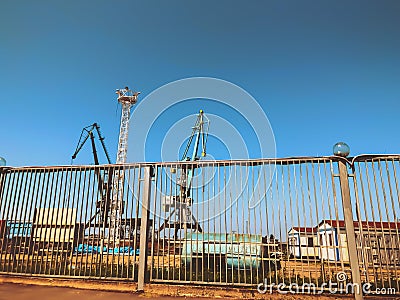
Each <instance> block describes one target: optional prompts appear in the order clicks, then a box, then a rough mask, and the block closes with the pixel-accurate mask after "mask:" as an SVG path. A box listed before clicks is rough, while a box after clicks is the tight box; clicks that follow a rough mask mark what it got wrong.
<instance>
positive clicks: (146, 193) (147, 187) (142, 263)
mask: <svg viewBox="0 0 400 300" xmlns="http://www.w3.org/2000/svg"><path fill="white" fill-rule="evenodd" d="M151 168H152V167H145V168H144V183H143V184H144V188H143V193H142V217H141V224H140V246H139V247H140V248H139V274H138V287H137V290H138V291H144V281H145V276H146V270H147V240H148V238H147V237H148V233H149V231H148V225H147V224H148V219H149V215H150V210H149V205H150V197H151Z"/></svg>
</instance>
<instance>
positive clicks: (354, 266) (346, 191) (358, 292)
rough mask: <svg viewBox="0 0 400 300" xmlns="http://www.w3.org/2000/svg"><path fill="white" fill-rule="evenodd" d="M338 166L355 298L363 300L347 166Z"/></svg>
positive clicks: (343, 163) (341, 163)
mask: <svg viewBox="0 0 400 300" xmlns="http://www.w3.org/2000/svg"><path fill="white" fill-rule="evenodd" d="M338 165H339V176H340V177H339V178H340V190H341V193H342V201H343V214H344V222H345V224H346V236H347V246H348V249H349V258H350V266H351V275H352V280H353V284H354V285H355V289H354V298H355V299H356V300H362V299H363V294H362V289H361V277H360V266H359V264H358V256H357V245H356V236H355V231H354V222H353V212H352V208H351V199H350V187H349V178H348V172H347V164H346V162H344V161H343V160H339V161H338Z"/></svg>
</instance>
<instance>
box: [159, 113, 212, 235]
mask: <svg viewBox="0 0 400 300" xmlns="http://www.w3.org/2000/svg"><path fill="white" fill-rule="evenodd" d="M209 126H210V121H209V119H208V118H207V117H206V116H205V115H204V112H203V110H200V112H199V114H198V115H197V119H196V122H195V124H194V127H193V128H192V134H191V135H190V137H189V140H188V143H187V145H186V148H185V151H184V153H183V155H182V158H181V161H192V162H193V164H182V166H181V167H180V176H178V179H177V184H178V185H179V191H180V192H179V195H176V196H165V197H164V198H163V200H162V201H163V203H162V207H163V209H164V211H166V212H169V211H171V212H170V214H169V216H168V217H167V219H165V221H164V223H163V224H161V226H160V228H159V230H158V231H159V232H161V231H162V230H164V229H165V228H174V229H175V239H176V238H177V235H178V232H179V230H181V229H183V230H185V231H186V229H194V230H195V231H198V232H202V228H201V226H200V224H199V223H198V221H197V220H196V218H195V217H194V216H193V213H192V211H191V206H192V202H193V201H192V198H191V189H192V181H193V176H194V172H195V170H196V168H197V165H196V163H195V162H196V161H198V160H200V159H201V157H205V156H206V144H207V138H208V130H209ZM200 147H201V152H199V150H200V149H199V148H200ZM191 148H193V150H192V154H191V155H190V156H189V151H190V149H191ZM199 153H201V156H199ZM174 172H176V170H174Z"/></svg>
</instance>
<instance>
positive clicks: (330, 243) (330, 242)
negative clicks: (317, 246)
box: [329, 234, 333, 246]
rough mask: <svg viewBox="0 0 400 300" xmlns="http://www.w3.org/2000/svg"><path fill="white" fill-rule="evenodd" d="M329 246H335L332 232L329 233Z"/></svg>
mask: <svg viewBox="0 0 400 300" xmlns="http://www.w3.org/2000/svg"><path fill="white" fill-rule="evenodd" d="M329 246H333V238H332V234H329Z"/></svg>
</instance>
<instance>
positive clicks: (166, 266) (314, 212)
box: [0, 156, 400, 293]
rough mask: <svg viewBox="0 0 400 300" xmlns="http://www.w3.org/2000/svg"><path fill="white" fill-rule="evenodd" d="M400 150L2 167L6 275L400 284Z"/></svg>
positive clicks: (0, 233) (327, 287)
mask: <svg viewBox="0 0 400 300" xmlns="http://www.w3.org/2000/svg"><path fill="white" fill-rule="evenodd" d="M399 159H400V156H360V157H356V158H353V159H352V160H351V161H348V160H345V159H343V158H340V157H318V158H310V157H306V158H288V159H260V160H246V161H215V162H207V161H197V162H195V163H193V162H177V163H154V164H129V165H124V166H119V165H106V166H66V167H30V168H2V169H0V170H1V173H0V200H1V203H0V243H1V256H0V258H1V259H0V273H3V274H9V273H12V274H27V275H38V276H39V275H41V276H57V277H61V276H62V277H84V278H102V279H110V280H131V281H135V282H138V287H139V289H142V288H143V283H144V282H154V283H155V282H167V283H168V282H171V283H187V284H189V283H190V284H210V285H231V286H249V287H254V288H258V289H259V290H260V291H261V292H265V291H267V290H275V289H286V290H288V289H290V288H293V287H296V289H297V291H299V292H304V287H306V288H308V289H313V290H314V291H327V292H329V291H331V288H332V287H334V288H336V289H337V290H338V291H340V292H354V290H350V291H349V290H348V283H355V284H358V285H359V287H360V286H362V285H363V284H364V285H365V284H366V283H368V284H369V287H368V288H369V290H368V291H370V292H374V291H377V290H378V289H380V290H382V289H387V290H389V289H390V291H391V293H399V292H400V282H399V278H400V276H399V273H400V242H399V239H400V236H399V230H400V220H399V219H398V215H399V214H400V201H399V184H398V180H397V172H398V171H399ZM189 171H190V172H189ZM189 173H190V174H192V173H193V174H194V176H193V178H188V175H187V174H189ZM121 176H122V177H123V180H121ZM189 179H190V180H189ZM121 182H123V184H124V186H123V191H124V192H123V195H119V197H120V196H122V199H120V200H121V201H120V203H122V204H123V205H122V206H121V207H119V208H118V209H119V212H120V213H119V214H117V216H118V220H117V221H116V220H112V218H113V217H112V216H115V213H114V214H113V210H114V212H115V209H116V208H115V202H113V199H115V193H116V191H118V190H119V189H118V188H117V187H116V186H115V185H116V184H121ZM185 189H186V191H187V192H186V193H183V190H185ZM112 227H114V228H112ZM111 232H113V234H111ZM115 232H118V234H115ZM116 237H117V238H116ZM295 291H296V290H295ZM364 292H365V291H364Z"/></svg>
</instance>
